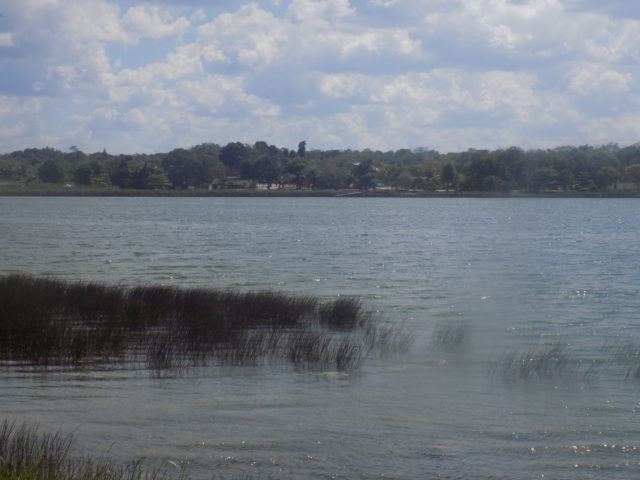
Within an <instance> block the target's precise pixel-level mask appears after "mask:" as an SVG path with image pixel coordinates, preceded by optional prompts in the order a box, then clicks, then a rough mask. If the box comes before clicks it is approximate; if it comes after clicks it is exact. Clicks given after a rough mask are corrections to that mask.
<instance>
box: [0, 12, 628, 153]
mask: <svg viewBox="0 0 640 480" xmlns="http://www.w3.org/2000/svg"><path fill="white" fill-rule="evenodd" d="M212 3H215V6H212V5H211V4H212ZM630 3H631V2H626V1H611V2H607V3H606V4H605V3H603V2H594V1H593V2H592V1H590V0H563V1H562V0H446V1H445V0H430V1H424V0H261V1H253V2H247V1H244V0H226V1H225V0H222V1H218V2H208V1H198V0H164V1H155V2H154V1H150V2H136V1H128V0H120V1H115V0H21V1H20V2H15V1H10V0H0V13H1V14H2V16H0V69H1V71H2V72H3V74H2V76H1V77H0V149H1V150H2V151H10V150H13V149H21V148H26V147H31V146H36V147H43V146H52V147H56V148H60V149H63V150H64V149H66V148H68V146H70V145H78V146H79V147H80V148H82V149H83V150H85V151H88V152H90V151H97V150H102V149H103V148H106V149H107V150H108V151H110V152H113V153H121V152H122V153H130V152H158V151H166V150H169V149H172V148H175V147H178V146H182V147H188V146H191V145H195V144H198V143H202V142H216V143H220V144H225V143H227V142H229V141H235V140H240V141H245V142H250V143H253V142H254V141H256V140H260V139H264V140H267V141H269V142H271V143H275V144H278V145H281V146H289V147H291V146H295V145H297V143H298V142H299V141H300V140H302V139H305V140H307V143H308V145H309V147H310V148H358V149H360V148H371V149H380V150H390V149H397V148H404V147H408V148H414V147H420V146H424V147H430V148H435V149H438V150H441V151H457V150H464V149H467V148H469V147H475V148H499V147H507V146H510V145H520V146H523V147H526V148H546V147H551V146H557V145H564V144H574V145H576V144H584V143H590V144H600V143H608V142H618V143H621V144H630V143H634V142H637V141H639V140H640V108H639V107H640V87H638V85H639V82H638V81H637V79H638V75H639V73H640V72H639V68H640V67H639V65H640V62H639V61H638V60H639V58H638V57H639V56H640V7H630V6H629V4H630Z"/></svg>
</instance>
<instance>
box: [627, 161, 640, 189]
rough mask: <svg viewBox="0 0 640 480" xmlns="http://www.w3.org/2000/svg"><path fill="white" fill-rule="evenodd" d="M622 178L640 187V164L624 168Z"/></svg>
mask: <svg viewBox="0 0 640 480" xmlns="http://www.w3.org/2000/svg"><path fill="white" fill-rule="evenodd" d="M624 178H625V179H626V180H628V181H630V182H633V183H635V184H636V185H639V186H640V163H634V164H632V165H629V166H628V167H627V168H625V169H624Z"/></svg>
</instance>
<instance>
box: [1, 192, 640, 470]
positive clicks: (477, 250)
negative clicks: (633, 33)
mask: <svg viewBox="0 0 640 480" xmlns="http://www.w3.org/2000/svg"><path fill="white" fill-rule="evenodd" d="M637 207H638V203H637V200H633V199H626V200H591V199H575V200H560V199H555V200H532V199H527V200H524V199H518V200H509V199H487V200H484V199H482V200H481V199H216V198H209V199H197V198H196V199H158V198H138V199H126V198H105V199H97V198H92V199H79V198H78V199H76V198H52V199H40V198H0V243H1V244H2V245H3V249H2V250H0V269H1V270H0V272H1V273H3V274H6V273H11V272H18V271H26V272H31V273H34V274H41V275H42V274H48V275H54V276H56V277H60V278H66V279H74V280H75V279H83V280H100V281H108V282H112V283H118V284H123V285H127V286H129V285H138V284H149V283H164V284H170V285H181V286H207V287H234V288H238V289H243V290H245V289H256V288H260V289H274V290H282V291H285V292H289V293H296V294H300V293H302V294H313V295H318V296H320V297H325V298H333V297H335V295H337V294H340V293H342V294H349V295H358V296H360V297H362V298H363V299H364V302H365V305H366V306H367V307H368V308H370V309H371V310H376V311H378V312H379V313H378V314H379V315H380V318H382V319H385V320H388V321H392V322H401V323H404V324H406V325H407V327H408V328H410V329H411V330H412V331H413V332H414V337H415V343H414V346H413V347H412V349H411V351H409V352H406V353H405V354H403V355H401V356H394V357H389V358H382V359H378V358H371V359H369V360H367V362H365V364H364V365H363V366H362V368H360V369H359V370H358V371H355V372H352V373H350V374H348V375H343V374H339V373H337V372H320V373H309V372H300V371H296V370H295V369H292V368H284V367H277V368H275V367H209V368H196V369H194V370H193V371H191V372H189V374H188V375H187V376H175V377H168V378H153V377H151V376H149V375H148V373H147V372H144V371H141V370H137V369H131V368H129V369H128V368H124V367H119V368H117V369H96V368H90V367H86V368H85V369H84V370H82V369H55V368H51V369H47V370H41V369H40V370H39V369H32V368H27V367H17V366H3V367H2V368H0V385H1V386H2V390H1V395H0V411H2V413H3V416H5V417H7V418H10V419H18V420H27V421H33V422H39V423H40V424H41V427H42V429H44V430H55V429H58V428H62V429H63V430H64V431H67V432H70V431H72V432H73V433H74V435H75V437H76V438H77V445H78V447H79V449H80V450H81V453H87V454H89V453H91V454H98V455H101V454H109V455H111V456H113V457H115V458H117V459H130V458H131V457H137V456H144V457H147V458H149V459H152V460H157V461H160V462H164V461H166V460H171V461H173V462H176V463H180V462H182V461H186V462H188V464H189V471H190V473H192V474H193V475H194V476H196V477H210V476H211V475H213V474H215V475H222V476H229V477H231V476H233V475H238V474H240V473H248V474H252V475H256V476H262V477H263V478H269V477H270V476H273V477H278V476H281V477H283V478H300V479H302V478H304V479H306V478H383V477H384V478H403V479H412V478H477V479H497V478H509V479H511V478H518V479H519V478H523V479H524V478H527V479H528V478H567V479H585V478H594V479H595V478H598V479H599V478H621V479H634V478H636V477H637V472H638V471H640V470H639V469H640V451H639V450H638V449H639V448H640V443H639V440H638V439H640V435H639V433H640V432H639V431H638V429H639V428H640V427H638V425H640V422H638V420H639V418H638V416H639V415H640V402H639V401H638V398H640V397H639V395H638V394H639V393H640V381H638V380H637V379H636V378H635V377H634V375H633V374H631V375H630V374H629V372H630V371H631V372H633V371H634V370H630V369H633V368H634V366H635V365H636V364H637V365H639V366H640V354H637V352H638V351H640V348H636V347H635V346H638V345H640V331H638V327H637V324H638V322H637V321H636V320H637V315H638V311H639V310H638V307H639V306H640V305H639V303H638V298H640V297H638V288H639V287H638V286H639V285H640V282H639V280H640V278H639V277H640V268H639V267H640V264H639V263H640V261H639V260H638V259H639V258H640V255H638V254H639V253H640V252H639V251H638V250H639V249H640V247H639V246H638V243H637V238H639V236H640V235H639V234H640V222H638V215H637V211H638V208H637ZM554 346H561V349H560V350H559V351H557V352H554V351H553V348H554ZM549 352H551V353H549ZM546 354H548V356H547V357H545V355H546ZM509 356H511V357H509ZM508 358H511V362H512V363H511V364H507V363H505V362H508V360H505V359H508ZM505 365H507V366H509V365H510V368H512V370H509V371H510V372H511V373H512V374H513V375H514V377H513V378H514V380H516V381H507V382H505V378H504V375H496V374H495V372H496V371H500V368H505ZM527 371H528V372H542V373H541V374H531V373H530V375H529V376H526V375H523V374H522V372H527ZM492 372H493V373H492ZM576 372H578V373H579V374H576Z"/></svg>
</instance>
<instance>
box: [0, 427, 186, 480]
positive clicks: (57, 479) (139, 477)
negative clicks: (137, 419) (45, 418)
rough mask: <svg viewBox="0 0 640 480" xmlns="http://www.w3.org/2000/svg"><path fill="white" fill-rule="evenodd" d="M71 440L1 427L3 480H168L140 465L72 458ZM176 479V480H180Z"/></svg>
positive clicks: (0, 475) (34, 430) (160, 472)
mask: <svg viewBox="0 0 640 480" xmlns="http://www.w3.org/2000/svg"><path fill="white" fill-rule="evenodd" d="M72 442H73V438H72V437H71V436H68V435H63V434H61V433H55V434H49V433H40V432H39V431H38V429H37V427H34V426H27V425H16V424H15V423H11V422H8V421H6V420H5V421H3V422H2V423H0V479H2V480H170V478H174V477H170V476H169V475H168V473H167V472H166V471H164V470H160V469H145V468H144V466H143V464H142V462H141V461H135V462H131V463H129V464H127V465H117V464H115V463H113V462H110V461H108V460H92V459H78V458H73V457H72V456H71V446H72ZM181 477H183V475H179V476H178V477H176V478H177V480H182V479H181Z"/></svg>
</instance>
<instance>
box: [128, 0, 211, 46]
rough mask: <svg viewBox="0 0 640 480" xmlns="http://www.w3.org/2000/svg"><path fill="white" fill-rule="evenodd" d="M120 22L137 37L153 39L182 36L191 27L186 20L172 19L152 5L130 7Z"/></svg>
mask: <svg viewBox="0 0 640 480" xmlns="http://www.w3.org/2000/svg"><path fill="white" fill-rule="evenodd" d="M200 12H201V11H200ZM122 22H123V24H124V25H125V26H126V27H127V28H128V29H130V30H132V31H134V32H136V33H138V34H139V35H141V36H143V37H149V38H154V39H159V38H164V37H173V36H179V35H182V34H184V33H185V32H187V30H188V29H189V27H190V26H191V22H190V21H189V20H187V19H186V18H184V17H180V18H178V19H174V18H173V16H172V15H171V14H170V13H169V12H168V11H167V10H163V9H161V8H159V7H157V6H153V5H137V6H135V7H131V8H130V9H129V10H127V12H126V13H125V15H124V17H123V18H122Z"/></svg>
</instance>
